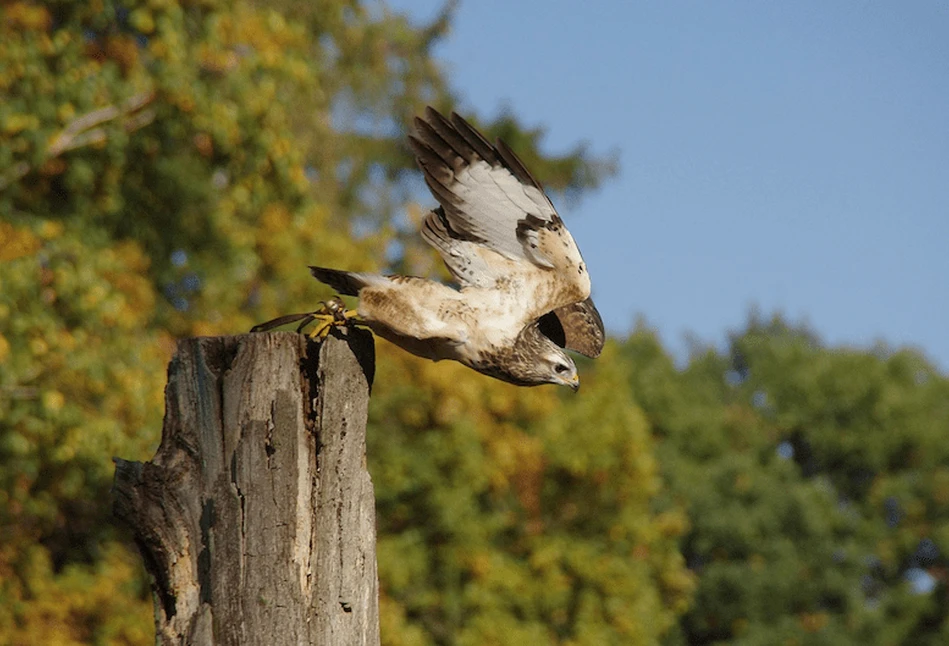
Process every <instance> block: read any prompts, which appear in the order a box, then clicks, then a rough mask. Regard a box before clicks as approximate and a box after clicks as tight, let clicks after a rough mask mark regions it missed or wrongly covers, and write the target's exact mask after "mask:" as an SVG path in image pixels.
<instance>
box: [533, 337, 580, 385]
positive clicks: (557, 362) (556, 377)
mask: <svg viewBox="0 0 949 646" xmlns="http://www.w3.org/2000/svg"><path fill="white" fill-rule="evenodd" d="M539 363H540V365H542V366H543V367H544V372H545V373H546V376H547V381H548V382H549V383H552V384H560V385H563V386H570V388H572V389H573V391H574V392H576V391H577V389H578V388H580V376H579V375H578V374H577V366H576V364H574V363H573V359H571V358H570V357H568V356H567V353H566V352H564V351H563V350H562V349H561V348H559V347H557V346H556V345H555V344H553V343H551V344H550V348H548V351H547V352H545V353H544V354H543V355H541V357H540V358H539Z"/></svg>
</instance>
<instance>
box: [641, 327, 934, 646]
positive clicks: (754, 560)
mask: <svg viewBox="0 0 949 646" xmlns="http://www.w3.org/2000/svg"><path fill="white" fill-rule="evenodd" d="M623 351H624V352H625V353H626V354H627V356H629V358H630V360H631V361H632V364H633V370H632V371H631V375H632V383H633V392H634V396H635V399H636V401H637V402H638V403H639V404H640V405H641V406H642V407H643V409H644V410H645V412H646V415H647V418H648V419H649V420H650V421H651V422H652V424H653V428H654V430H655V432H656V435H657V439H658V441H659V448H658V455H659V460H660V462H661V464H662V465H663V472H664V474H665V476H666V480H667V482H668V483H669V490H668V492H667V495H669V496H671V498H672V500H673V501H679V502H682V503H683V504H685V505H687V508H688V515H689V518H690V520H691V523H692V526H691V529H690V531H689V532H688V533H687V534H686V535H685V537H684V539H683V542H682V551H683V554H684V556H685V558H686V560H687V563H688V564H689V567H690V569H691V570H692V571H693V572H695V573H696V574H697V575H698V583H699V584H698V590H697V591H696V596H695V599H694V603H693V606H692V607H691V608H690V610H689V611H688V612H687V613H686V615H685V616H684V617H683V619H682V621H681V623H680V626H679V631H678V632H677V633H672V634H670V636H669V638H668V641H669V643H689V644H709V643H736V644H774V643H796V644H840V643H874V644H876V643H879V644H890V643H921V644H925V643H932V644H936V643H941V641H943V640H944V639H945V636H946V632H945V631H946V627H945V621H946V620H945V603H944V601H945V587H944V586H945V577H944V574H943V573H944V572H945V563H946V561H945V556H944V555H945V550H946V549H947V545H946V543H945V542H944V541H945V539H944V534H943V531H944V530H943V529H940V528H942V527H944V524H945V522H944V520H943V516H944V512H943V510H942V506H941V505H940V503H939V502H938V501H939V500H940V498H939V495H941V494H940V491H941V489H940V488H939V485H938V484H937V483H938V482H940V481H941V480H940V477H941V476H940V474H941V473H943V472H944V470H945V465H946V452H945V450H944V449H943V448H942V447H941V446H937V444H939V440H938V439H937V438H939V437H940V435H943V434H944V432H945V429H946V428H949V424H947V422H949V418H947V408H946V402H947V401H949V400H947V399H946V394H947V392H946V388H947V386H949V382H947V380H946V379H945V377H943V376H940V375H939V374H938V373H937V372H936V371H934V370H933V368H932V367H931V366H930V365H929V364H927V363H926V362H925V360H923V359H922V358H921V357H920V356H919V355H917V354H915V353H913V352H909V351H900V352H890V351H888V350H886V349H885V348H880V349H879V350H878V351H874V352H867V351H857V350H852V349H847V348H825V347H823V346H822V345H821V344H820V342H819V341H818V340H817V338H816V337H815V335H814V334H813V333H812V332H810V331H808V330H807V329H806V328H800V327H792V326H789V325H788V324H787V323H785V322H784V321H783V320H782V319H780V318H779V317H776V318H774V319H772V320H770V321H764V320H762V319H760V318H759V317H757V316H753V317H752V318H751V320H750V321H749V323H748V326H747V328H746V330H744V331H742V332H738V333H735V334H734V335H732V338H731V342H730V345H729V348H728V349H727V350H726V351H725V352H717V351H715V350H710V349H702V348H698V349H697V350H696V352H695V354H694V355H693V357H692V358H691V360H690V361H689V364H688V366H687V367H686V368H685V369H684V370H677V369H676V368H675V366H674V365H673V363H672V361H671V359H670V358H669V357H668V356H667V355H666V354H665V353H664V352H663V350H662V348H661V347H660V345H659V344H658V342H657V340H656V338H655V336H654V335H653V334H652V333H650V332H648V331H647V330H645V329H642V328H641V329H639V330H638V331H637V332H636V333H635V334H634V335H633V336H632V337H631V338H630V339H629V340H628V341H627V342H626V343H625V344H624V348H623ZM909 483H912V484H911V485H910V484H909ZM910 509H912V510H913V513H910V512H909V511H908V510H910Z"/></svg>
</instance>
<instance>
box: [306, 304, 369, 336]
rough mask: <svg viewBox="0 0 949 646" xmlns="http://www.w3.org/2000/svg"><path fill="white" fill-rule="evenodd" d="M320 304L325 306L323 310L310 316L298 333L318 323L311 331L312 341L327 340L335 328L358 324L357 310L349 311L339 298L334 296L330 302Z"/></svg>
mask: <svg viewBox="0 0 949 646" xmlns="http://www.w3.org/2000/svg"><path fill="white" fill-rule="evenodd" d="M320 304H321V305H322V306H323V307H322V309H321V310H318V311H316V312H313V313H312V314H310V316H309V317H307V320H304V321H303V322H302V323H300V327H298V328H297V331H302V330H303V328H305V327H306V326H307V325H309V324H310V323H312V322H313V321H318V323H317V324H316V327H314V328H313V329H312V330H310V333H309V337H310V338H311V339H325V338H326V337H327V335H328V334H329V333H330V330H331V329H333V327H334V326H336V327H342V326H346V325H349V324H350V323H351V322H352V323H358V321H357V320H356V317H357V314H356V310H347V309H346V305H344V304H343V301H341V300H340V298H339V297H338V296H334V297H333V298H331V299H330V300H328V301H321V302H320Z"/></svg>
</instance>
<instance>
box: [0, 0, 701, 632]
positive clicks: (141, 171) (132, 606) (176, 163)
mask: <svg viewBox="0 0 949 646" xmlns="http://www.w3.org/2000/svg"><path fill="white" fill-rule="evenodd" d="M290 16H293V19H290ZM449 20H450V13H449V12H446V13H445V14H444V15H442V16H440V17H439V18H438V19H437V20H436V21H435V22H434V23H433V24H431V25H423V26H415V25H412V24H410V23H409V22H407V21H406V20H405V19H404V18H403V17H401V16H397V15H393V14H390V13H388V12H387V11H385V10H384V9H381V10H380V9H379V8H378V7H375V6H367V5H365V4H363V3H358V2H347V3H338V2H316V3H295V2H286V3H278V4H268V5H264V4H262V3H261V4H255V3H250V2H236V3H224V2H216V1H214V0H211V1H202V2H189V1H181V2H175V1H168V2H148V3H146V2H131V1H130V2H118V1H105V2H101V3H93V4H83V3H71V2H47V3H43V4H38V3H30V2H11V3H7V4H6V5H4V8H3V20H2V22H0V62H2V63H3V64H2V65H0V90H2V92H3V95H4V97H5V100H4V101H3V102H2V103H0V133H2V135H0V136H2V141H0V168H2V169H3V171H2V175H0V211H2V212H3V213H4V220H3V223H2V228H0V234H2V251H0V253H2V260H3V262H2V265H0V281H2V289H0V360H2V361H3V370H2V372H0V419H2V422H0V473H2V476H0V498H2V503H3V504H0V537H2V539H3V540H2V541H0V544H2V547H0V608H2V609H0V635H2V641H10V642H13V643H22V642H28V641H34V640H36V639H43V638H44V636H46V637H48V638H49V639H53V637H54V636H55V638H56V639H57V640H59V642H60V643H146V642H147V641H149V640H150V637H149V635H150V633H151V630H152V627H151V612H150V608H149V605H150V600H149V598H148V594H147V584H146V581H145V579H144V576H143V573H142V571H141V569H140V568H137V567H135V566H134V565H133V564H134V563H136V562H137V558H136V555H135V553H134V550H133V549H132V548H131V547H130V546H129V545H128V543H127V542H126V539H125V537H124V535H123V534H122V533H121V532H119V531H117V530H116V529H115V528H114V526H113V525H112V523H111V522H110V520H111V519H110V510H109V504H108V503H107V502H106V501H108V492H107V487H108V483H109V482H110V481H111V473H112V465H111V463H110V458H111V456H112V455H115V454H121V455H123V456H126V457H132V458H137V459H146V458H148V457H149V456H150V455H151V453H152V452H153V450H154V447H155V446H156V444H157V441H158V428H159V426H158V425H159V420H160V419H161V393H162V386H163V382H164V365H165V362H166V361H167V360H168V358H169V356H170V352H171V350H172V348H173V339H174V337H176V336H182V335H193V334H224V333H235V332H240V331H243V330H246V329H248V328H249V327H250V325H251V324H253V323H254V322H258V321H260V320H263V319H265V318H268V317H270V316H273V315H276V314H279V313H285V312H287V311H299V310H301V309H306V308H308V307H312V306H313V304H314V303H315V302H316V301H317V300H318V299H319V298H320V297H325V296H327V295H328V294H327V293H325V292H323V291H321V289H322V288H320V287H319V286H318V285H317V284H316V282H315V281H312V280H311V279H310V278H309V276H308V275H307V272H306V270H305V266H306V264H308V263H310V262H315V261H318V262H320V263H321V264H327V265H336V266H346V267H348V268H352V269H384V268H385V267H384V266H382V265H384V264H388V265H389V266H390V268H391V267H409V268H411V267H421V268H424V269H427V268H433V266H434V263H433V258H432V255H431V253H430V252H428V251H427V250H423V249H422V248H421V247H420V246H418V245H417V243H416V242H415V239H416V235H415V234H414V233H412V235H411V236H409V235H408V232H411V231H412V228H413V226H414V223H413V222H412V219H411V218H412V217H414V216H417V215H418V214H419V213H420V211H419V210H418V209H412V208H406V207H407V206H409V207H410V205H409V204H408V203H409V202H410V201H411V200H412V198H413V197H414V196H415V195H416V194H417V193H418V192H420V191H421V189H422V186H421V182H420V181H419V179H418V176H417V173H416V172H415V171H414V170H413V162H412V158H411V156H410V154H409V152H408V150H407V148H406V146H405V143H404V133H405V131H406V130H407V129H408V127H409V121H410V118H411V117H412V116H413V115H415V114H417V113H418V112H419V111H420V110H421V108H422V106H424V105H425V104H426V103H432V104H435V105H436V106H438V107H441V108H443V109H446V108H449V107H450V106H451V105H452V104H453V103H454V100H453V98H452V96H451V95H450V93H449V91H448V89H447V88H446V87H445V85H444V82H443V80H442V78H441V74H440V71H439V68H438V65H437V63H436V62H435V61H434V60H433V58H432V57H431V54H430V49H431V46H432V44H433V43H434V42H435V40H436V39H437V38H438V37H439V35H441V34H442V33H443V32H444V30H445V29H446V28H447V26H448V23H449ZM474 120H475V121H476V122H478V123H479V124H480V125H481V126H482V127H484V128H485V130H486V131H487V132H488V133H489V134H496V133H503V134H504V135H505V137H506V138H507V139H508V140H509V141H510V142H511V143H512V144H513V145H515V146H516V147H518V149H519V150H520V151H521V152H522V153H523V154H524V156H525V158H526V159H528V161H529V162H530V163H531V164H532V167H533V168H535V169H536V170H537V173H538V176H539V177H540V178H541V179H542V180H543V181H545V182H547V184H548V185H549V186H550V187H552V188H553V189H554V190H557V191H565V192H571V193H576V192H579V191H582V190H583V189H585V188H589V187H592V186H595V185H596V183H597V182H598V181H600V179H602V178H603V177H604V176H606V175H608V174H609V172H610V171H611V169H612V162H611V160H608V159H606V160H600V159H596V158H593V157H591V156H590V155H589V154H588V153H587V152H586V150H585V149H584V148H582V147H579V148H577V149H576V150H575V151H573V152H572V153H570V154H568V155H566V156H563V157H559V158H558V157H551V156H548V155H544V154H543V153H541V152H540V151H539V146H540V140H541V137H542V134H543V133H542V130H539V129H526V128H523V127H521V126H520V125H519V124H518V122H517V121H516V120H515V119H514V118H513V116H511V115H502V116H501V117H500V118H499V119H498V120H497V122H495V123H491V122H486V121H483V120H479V119H477V117H475V118H474ZM410 171H411V172H410ZM403 214H408V217H406V216H405V215H403ZM413 214H414V216H413ZM392 240H395V241H396V242H397V243H401V244H396V245H395V246H393V245H392V244H391V242H390V241H392ZM380 259H384V260H383V261H382V262H380ZM380 357H381V358H380V374H381V375H386V377H385V378H384V379H383V378H380V379H379V380H378V381H377V387H376V392H375V393H374V400H375V402H376V403H375V410H376V412H375V413H374V420H375V422H374V429H373V435H374V436H375V439H374V446H373V447H372V448H371V453H372V467H373V469H374V471H375V472H376V474H377V475H376V478H377V491H378V493H379V499H380V517H381V518H382V520H383V523H384V526H383V527H382V535H381V536H380V546H381V547H382V548H383V551H382V558H381V563H380V566H381V568H382V572H383V579H382V585H383V590H384V603H385V606H384V610H385V622H386V639H387V640H388V641H389V642H391V643H483V642H484V640H486V639H487V640H493V641H496V642H498V643H505V642H507V643H517V641H518V640H519V639H521V638H524V637H538V638H541V639H547V640H550V641H559V642H563V643H577V644H580V643H603V642H604V640H606V641H607V642H609V641H612V642H614V643H630V642H631V641H632V642H633V643H636V642H641V643H649V642H651V641H654V640H655V639H656V638H657V636H658V635H659V634H661V633H662V632H663V631H664V630H666V629H667V628H668V627H669V626H671V625H672V624H673V623H674V620H675V615H676V613H677V612H680V611H681V610H682V609H683V607H684V603H685V599H686V598H687V593H688V590H689V587H690V585H691V580H690V578H689V577H688V575H687V574H686V573H685V571H684V568H683V565H682V563H681V560H680V559H679V558H678V555H677V551H676V546H675V540H674V539H675V536H676V535H677V532H680V531H681V530H682V529H683V528H684V526H685V523H684V520H683V519H682V518H681V515H677V513H676V512H675V511H671V512H668V513H666V514H665V515H657V514H655V513H653V511H652V510H651V508H650V500H651V497H652V495H653V494H654V493H655V492H656V491H658V490H659V488H660V487H661V484H660V483H659V481H658V479H657V477H656V473H655V466H654V462H653V461H652V458H651V453H650V452H651V443H650V439H649V435H648V428H647V426H646V424H645V422H644V421H643V419H642V417H641V415H639V414H638V413H637V412H636V408H635V407H634V406H632V405H629V406H626V405H623V406H621V407H619V408H618V409H615V410H614V409H612V408H610V407H608V406H605V404H604V402H605V400H606V399H607V398H608V396H609V394H610V391H609V389H608V386H606V385H602V386H599V387H597V386H594V387H593V388H591V389H590V396H589V397H588V399H587V400H585V403H583V404H582V406H583V408H579V409H576V408H574V406H576V405H577V401H578V400H566V401H564V400H561V399H559V397H558V395H556V394H554V393H552V392H550V391H546V392H545V391H542V390H536V391H525V390H519V389H516V388H513V387H510V386H506V385H504V384H499V383H494V382H491V381H490V380H487V379H485V378H484V377H481V376H479V375H476V374H474V373H471V372H470V371H465V370H462V369H461V368H460V367H457V366H432V365H430V364H426V363H423V362H419V361H416V360H414V359H413V358H411V357H406V356H404V355H403V354H402V353H397V352H392V351H391V350H386V349H383V351H382V352H381V353H380ZM612 370H614V371H615V370H621V368H619V367H614V368H612ZM446 373H447V374H450V375H451V379H452V381H451V388H446V386H445V384H446V381H445V374H446ZM604 374H620V373H609V372H606V373H604ZM605 379H606V378H605ZM435 393H438V394H440V395H441V394H444V396H443V397H442V396H435ZM597 393H599V394H597ZM594 401H595V402H599V403H598V404H597V405H596V406H594ZM591 433H592V434H594V436H595V437H598V438H600V439H601V440H602V444H600V443H597V442H588V441H579V438H581V437H583V436H584V435H589V434H591ZM395 439H401V440H402V441H401V442H395V441H393V440H395ZM580 449H582V455H580V454H576V451H575V450H580ZM521 467H526V470H522V468H521ZM390 514H391V516H390ZM402 546H405V549H404V550H403V549H401V548H402ZM386 550H388V551H386ZM409 556H411V557H412V558H411V559H408V560H407V557H409ZM416 568H417V569H416Z"/></svg>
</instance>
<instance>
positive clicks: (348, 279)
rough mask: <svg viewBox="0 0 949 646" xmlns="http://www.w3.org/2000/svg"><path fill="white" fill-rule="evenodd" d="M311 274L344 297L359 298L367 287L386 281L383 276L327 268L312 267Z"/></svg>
mask: <svg viewBox="0 0 949 646" xmlns="http://www.w3.org/2000/svg"><path fill="white" fill-rule="evenodd" d="M310 273H311V274H313V277H314V278H316V279H317V280H318V281H320V282H321V283H326V284H327V285H329V286H330V287H332V288H333V289H335V290H336V291H337V292H339V293H340V294H342V295H344V296H359V290H360V289H362V288H363V287H365V286H366V285H371V284H373V283H376V282H379V281H380V280H385V278H384V277H383V276H379V275H376V274H361V273H357V272H355V271H340V270H339V269H327V268H326V267H310Z"/></svg>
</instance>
